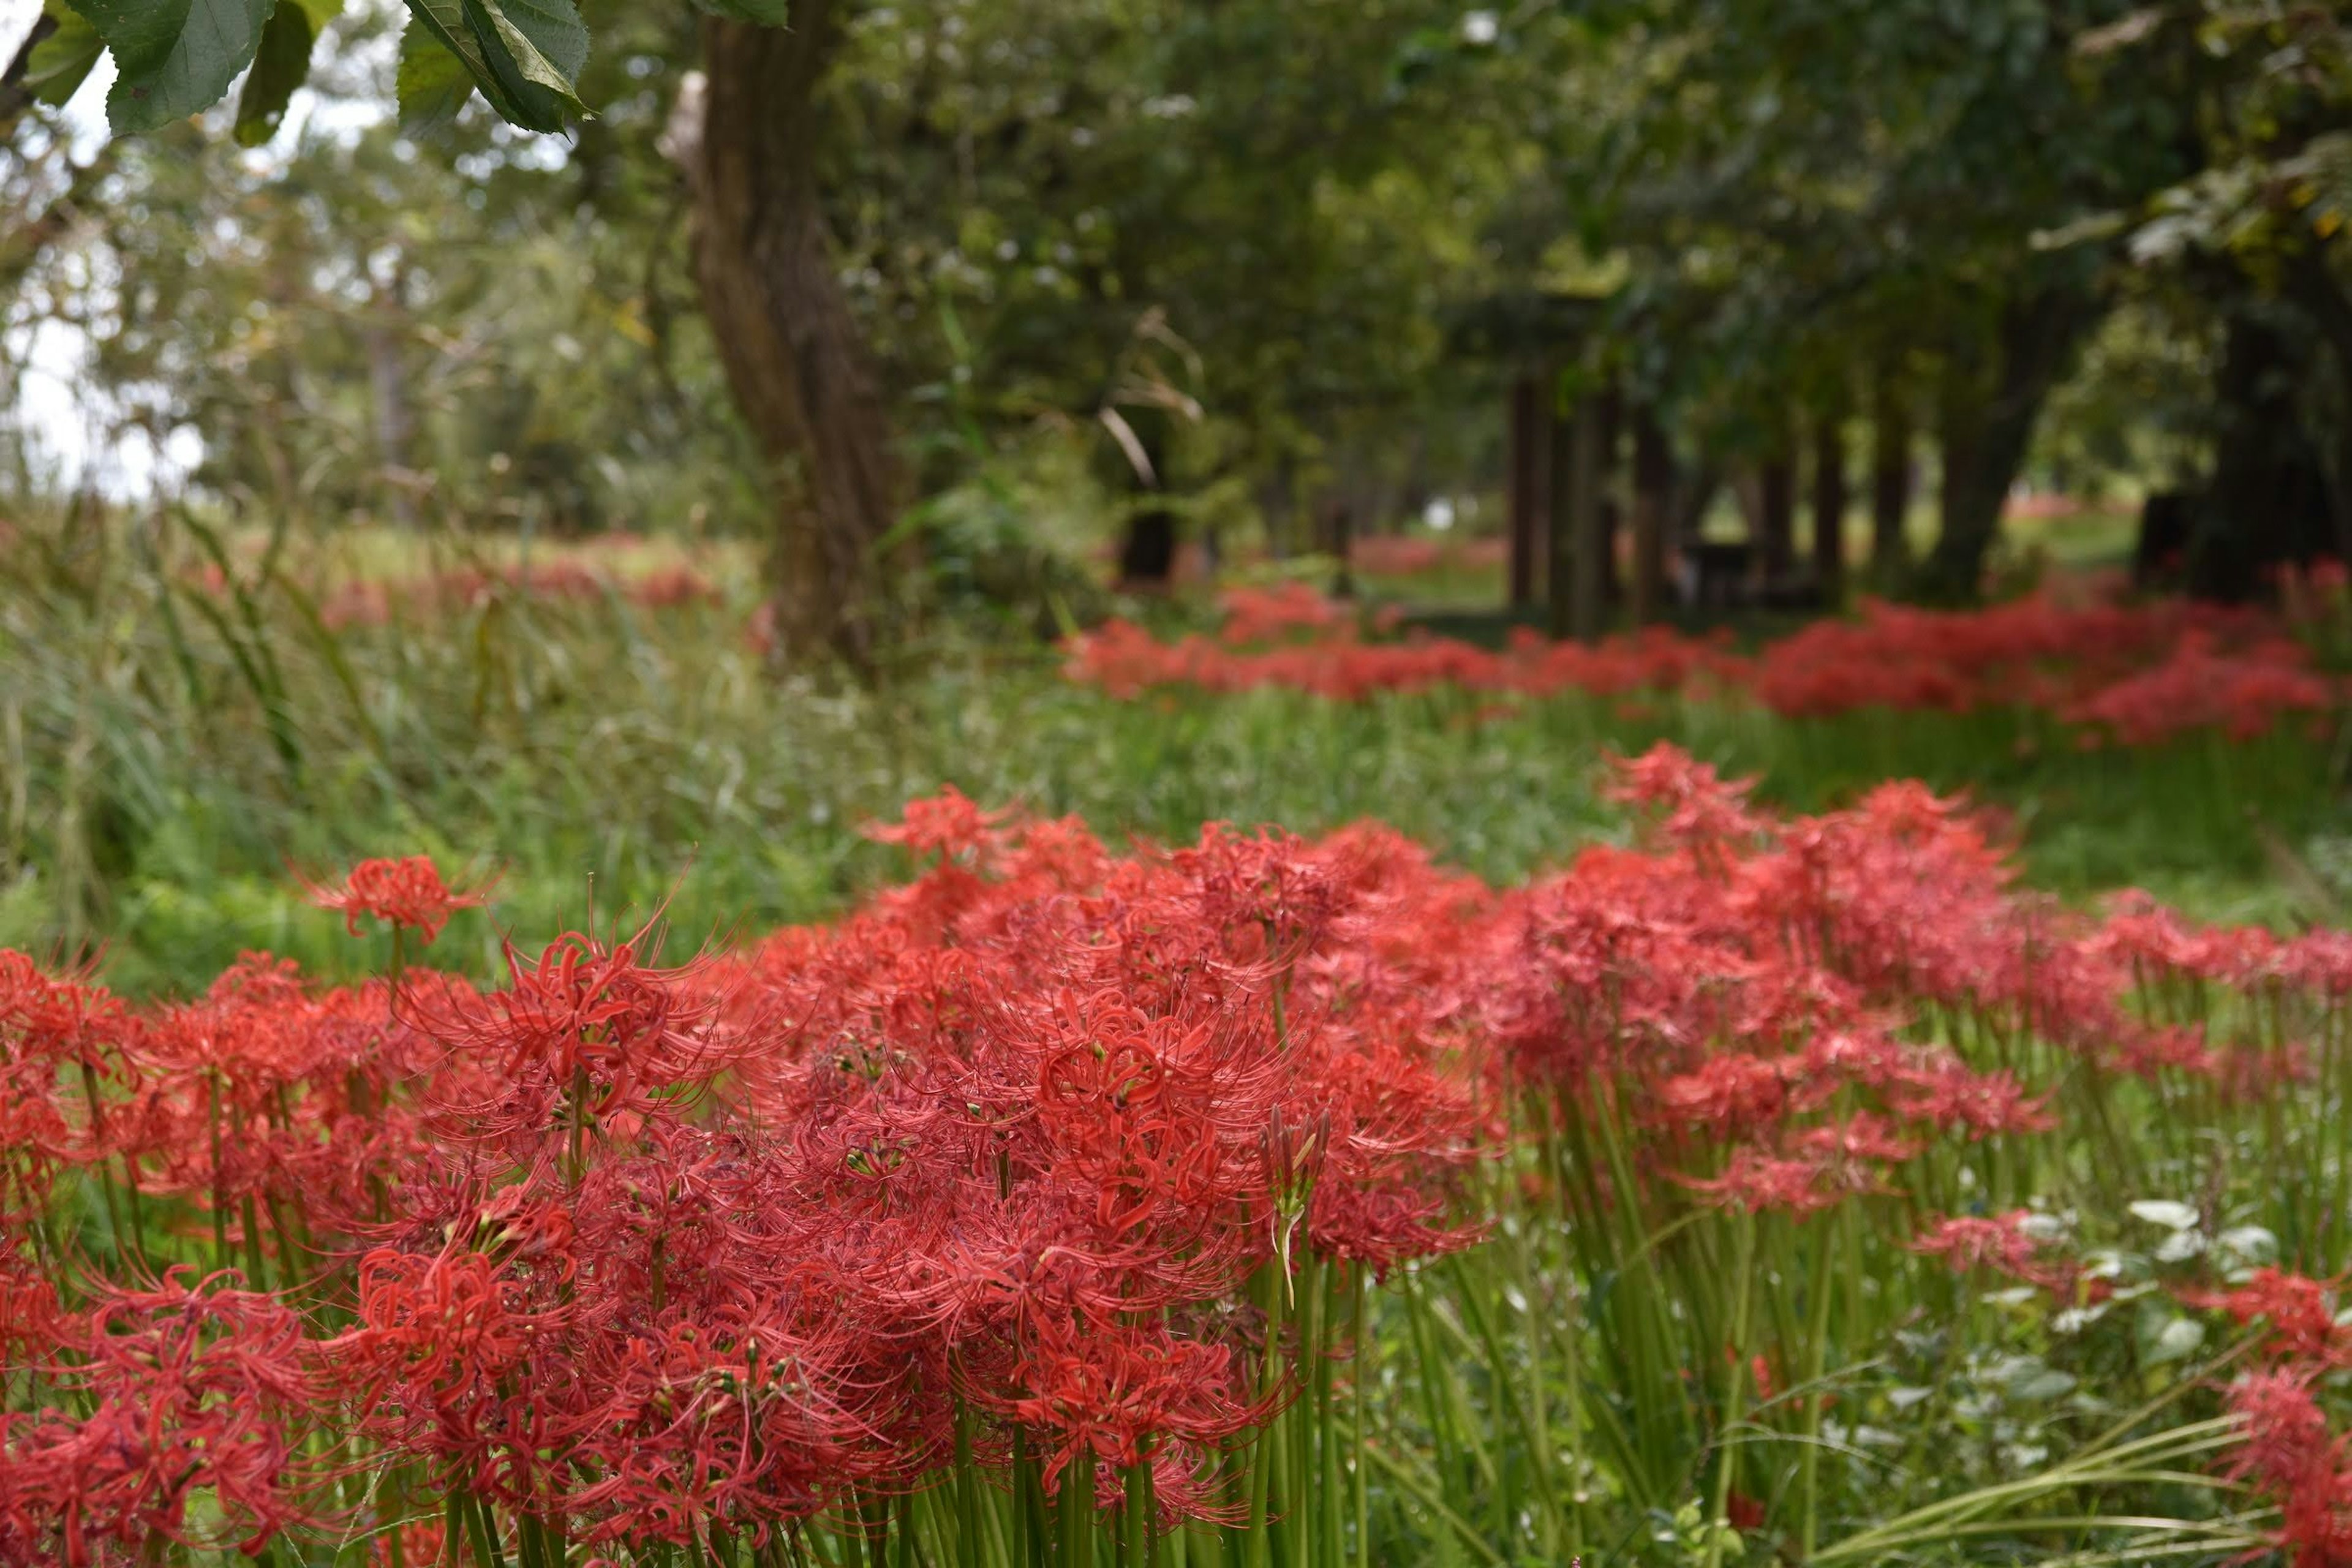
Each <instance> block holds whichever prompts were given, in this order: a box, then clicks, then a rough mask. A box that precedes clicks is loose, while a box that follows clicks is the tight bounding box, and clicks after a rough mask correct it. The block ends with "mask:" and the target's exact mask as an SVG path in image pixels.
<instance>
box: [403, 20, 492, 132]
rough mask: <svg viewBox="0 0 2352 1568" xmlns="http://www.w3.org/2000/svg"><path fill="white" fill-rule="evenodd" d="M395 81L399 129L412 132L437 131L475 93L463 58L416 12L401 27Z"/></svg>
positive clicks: (454, 116)
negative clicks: (398, 96) (396, 84)
mask: <svg viewBox="0 0 2352 1568" xmlns="http://www.w3.org/2000/svg"><path fill="white" fill-rule="evenodd" d="M397 82H398V88H399V95H400V124H401V129H403V130H404V131H406V132H409V133H410V134H412V135H419V134H422V135H431V134H433V133H435V132H438V131H440V130H441V129H442V128H443V127H445V126H446V125H447V124H448V123H449V122H450V121H453V120H455V119H457V113H458V110H462V109H464V108H465V107H466V100H467V99H469V98H471V97H473V96H474V77H473V73H472V72H471V71H470V70H468V69H467V63H466V61H464V60H462V59H460V58H458V57H457V55H455V54H453V53H451V52H450V51H449V50H448V49H447V48H445V47H443V46H442V44H441V40H440V38H439V37H437V36H436V33H435V31H434V29H433V27H432V26H431V25H430V24H429V23H426V22H425V21H423V20H421V19H420V18H418V17H417V16H410V17H409V18H408V26H406V27H404V28H403V29H402V30H401V34H400V71H399V75H398V78H397Z"/></svg>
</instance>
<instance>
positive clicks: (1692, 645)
mask: <svg viewBox="0 0 2352 1568" xmlns="http://www.w3.org/2000/svg"><path fill="white" fill-rule="evenodd" d="M2327 592H2328V593H2329V594H2332V595H2333V600H2334V601H2340V599H2341V596H2342V586H2341V582H2340V579H2338V580H2336V581H2335V582H2334V583H2333V584H2330V585H2329V586H2328V589H2327ZM2309 597H2310V595H2308V594H2306V595H2305V598H2306V599H2308V598H2309ZM1223 606H1224V610H1225V621H1224V625H1223V628H1222V629H1221V630H1220V632H1219V633H1218V634H1217V635H1215V636H1213V637H1207V636H1201V635H1198V634H1195V635H1191V636H1186V637H1181V638H1179V639H1177V640H1175V641H1173V642H1162V641H1160V640H1159V639H1157V638H1155V637H1152V636H1151V634H1150V633H1149V632H1147V631H1146V630H1144V629H1143V628H1142V627H1140V626H1136V625H1134V624H1133V623H1131V622H1127V621H1113V622H1110V623H1109V624H1108V625H1106V626H1102V627H1099V628H1097V629H1096V630H1094V631H1091V632H1087V633H1085V634H1083V635H1081V636H1079V637H1076V638H1074V639H1073V640H1072V641H1071V643H1070V644H1069V647H1068V653H1069V659H1068V663H1067V666H1066V668H1067V671H1068V673H1069V675H1070V677H1071V679H1075V680H1078V681H1081V682H1084V683H1087V684H1090V685H1095V686H1099V687H1101V688H1102V689H1105V690H1107V691H1108V692H1110V693H1111V694H1112V695H1114V696H1119V697H1132V696H1135V695H1137V694H1139V693H1140V692H1143V691H1147V690H1151V689H1159V688H1165V687H1192V688H1194V689H1201V690H1206V691H1240V690H1247V689H1255V688H1258V687H1269V686H1271V687H1289V688H1295V689H1299V690H1304V691H1310V692H1314V693H1317V694H1318V695H1321V696H1324V697H1328V698H1332V699H1335V700H1361V699H1363V698H1366V697H1369V696H1370V695H1372V694H1374V693H1376V692H1381V691H1415V690H1424V689H1430V688H1434V687H1447V686H1451V687H1458V688H1461V689H1465V690H1470V691H1478V692H1488V693H1494V694H1497V695H1503V696H1511V697H1549V696H1553V695H1557V694H1559V693H1562V692H1570V691H1580V692H1585V693H1588V694H1591V695H1593V696H1601V697H1616V696H1624V695H1628V694H1631V693H1635V692H1646V691H1658V692H1671V691H1682V690H1691V691H1696V692H1701V693H1715V694H1721V695H1745V696H1748V697H1750V698H1753V699H1754V700H1757V701H1759V702H1761V703H1763V704H1764V705H1765V706H1766V707H1768V708H1769V709H1771V710H1773V711H1775V712H1777V713H1780V714H1783V715H1788V716H1790V717H1796V716H1804V715H1828V714H1837V713H1846V712H1852V711H1854V710H1861V709H1871V708H1884V709H1893V710H1932V711H1937V712H1946V713H1966V712H1970V711H1975V710H1981V709H1988V708H2004V707H2015V708H2030V709H2037V710H2042V711H2045V712H2047V713H2050V714H2052V715H2053V716H2055V717H2057V718H2058V719H2060V720H2062V721H2064V722H2066V723H2068V724H2072V725H2075V726H2079V727H2080V728H2081V730H2082V731H2083V733H2084V737H2085V739H2086V741H2088V742H2095V741H2097V740H2099V739H2102V738H2112V739H2114V740H2116V741H2118V742H2123V743H2126V744H2134V745H2137V744H2146V743H2150V742H2157V741H2160V740H2163V739H2165V738H2167V737H2168V736H2170V735H2173V734H2177V733H2179V732H2180V731H2185V730H2189V729H2197V728H2202V727H2207V726H2211V727H2216V728H2220V729H2221V730H2223V731H2226V732H2228V733H2229V734H2231V736H2233V737H2237V738H2247V737H2251V736H2253V735H2257V734H2261V733H2263V732H2264V731H2268V730H2269V729H2270V728H2271V727H2272V726H2273V725H2274V724H2275V723H2277V722H2278V721H2280V720H2281V719H2283V718H2287V717H2290V716H2294V715H2304V716H2314V715H2320V714H2325V713H2328V712H2331V711H2333V710H2335V709H2336V707H2337V706H2338V705H2339V703H2340V702H2341V700H2342V699H2343V696H2344V687H2343V685H2342V683H2341V682H2340V681H2338V680H2336V679H2332V678H2331V677H2329V676H2327V675H2326V674H2325V673H2323V672H2321V671H2320V670H2318V669H2316V668H2314V666H2313V657H2312V652H2311V648H2310V646H2309V645H2308V644H2307V643H2306V642H2305V640H2303V639H2301V638H2299V637H2296V636H2294V635H2293V628H2292V627H2291V626H2290V625H2289V624H2288V623H2286V622H2284V621H2281V620H2279V619H2278V618H2276V617H2274V616H2269V615H2266V614H2263V613H2262V612H2258V611H2254V610H2246V609H2231V608H2222V607H2218V606H2213V605H2198V604H2192V603H2189V602H2188V601H2182V600H2159V601H2153V602H2149V603H2146V604H2116V603H2101V602H2089V603H2070V602H2067V601H2065V600H2063V599H2061V598H2059V597H2057V596H2054V595H2034V596H2032V597H2028V598H2023V599H2019V600H2016V601H2013V602H2011V603H2008V604H2002V605H1992V606H1990V607H1987V608H1984V609H1979V610H1965V611H1937V610H1922V609H1913V608H1908V607H1906V606H1902V605H1892V604H1888V603H1885V602H1883V601H1879V600H1865V601H1864V603H1863V605H1862V606H1861V609H1860V612H1859V613H1858V614H1857V615H1856V616H1854V617H1853V618H1852V619H1842V620H1822V621H1816V622H1814V623H1813V624H1811V626H1806V627H1804V628H1803V629H1802V630H1800V631H1798V632H1796V633H1794V634H1792V635H1790V636H1789V637H1783V638H1780V640H1778V641H1776V642H1773V643H1770V644H1769V645H1768V646H1767V647H1765V648H1764V649H1763V651H1762V652H1761V653H1759V654H1754V655H1749V654H1742V653H1739V652H1738V651H1736V650H1735V649H1734V648H1733V647H1731V646H1730V642H1729V638H1728V637H1727V635H1718V636H1716V637H1689V636H1685V635H1684V634H1682V633H1679V632H1676V631H1674V630H1672V629H1670V628H1667V627H1663V626H1652V627H1646V628H1644V629H1643V630H1642V631H1640V632H1637V633H1634V634H1633V635H1631V636H1618V637H1609V638H1606V639H1604V640H1603V641H1601V642H1600V643H1598V644H1594V645H1590V646H1588V645H1585V644H1581V643H1572V642H1553V641H1550V640H1549V639H1547V638H1544V637H1539V636H1538V635H1536V634H1534V633H1532V632H1529V631H1527V630H1525V629H1524V628H1522V629H1520V630H1519V631H1517V632H1516V633H1515V634H1514V635H1513V637H1512V639H1511V642H1510V645H1509V647H1507V649H1505V650H1504V651H1501V652H1495V651H1491V650H1489V649H1486V648H1482V647H1476V646H1475V645H1473V644H1470V643H1466V642H1462V641H1459V640H1456V639H1453V638H1448V637H1429V636H1412V637H1405V638H1402V639H1394V640H1380V639H1379V638H1378V637H1377V635H1376V636H1375V637H1367V636H1366V635H1365V633H1366V630H1367V629H1368V628H1366V627H1365V626H1363V625H1362V623H1361V621H1360V617H1359V616H1358V615H1357V614H1356V612H1355V611H1354V610H1353V609H1351V608H1349V607H1348V606H1344V605H1338V604H1335V603H1333V602H1331V601H1328V600H1326V599H1324V598H1322V597H1321V596H1320V595H1317V594H1316V593H1315V592H1314V591H1313V590H1312V589H1309V588H1306V587H1304V586H1301V585H1297V584H1293V585H1290V586H1286V587H1283V588H1277V589H1271V590H1254V589H1230V590H1228V591H1227V592H1226V593H1225V594H1224V595H1223ZM1369 629H1370V631H1371V632H1373V633H1374V634H1380V633H1384V632H1387V631H1389V630H1391V629H1392V626H1390V625H1382V624H1379V623H1377V622H1376V623H1375V624H1374V625H1373V626H1371V627H1370V628H1369Z"/></svg>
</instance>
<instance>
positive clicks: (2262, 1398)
mask: <svg viewBox="0 0 2352 1568" xmlns="http://www.w3.org/2000/svg"><path fill="white" fill-rule="evenodd" d="M2334 1298H2335V1292H2334V1290H2333V1289H2331V1288H2330V1287H2328V1286H2327V1285H2325V1284H2323V1283H2322V1282H2320V1281H2318V1280H2315V1279H2305V1278H2303V1277H2301V1276H2299V1275H2294V1274H2284V1273H2281V1272H2279V1271H2278V1270H2276V1269H2270V1268H2265V1269H2262V1270H2259V1271H2257V1272H2256V1274H2255V1275H2254V1277H2253V1278H2252V1279H2251V1280H2250V1281H2249V1282H2247V1283H2246V1284H2244V1285H2242V1286H2241V1287H2239V1288H2238V1289H2234V1290H2231V1291H2227V1292H2221V1293H2218V1294H2216V1295H2213V1296H2210V1297H2209V1298H2207V1299H2206V1301H2205V1304H2206V1305H2209V1306H2212V1307H2216V1308H2219V1309H2221V1310H2227V1311H2228V1312H2229V1314H2230V1315H2231V1317H2233V1318H2235V1319H2236V1320H2237V1321H2240V1322H2248V1321H2254V1322H2258V1323H2260V1324H2261V1325H2262V1328H2263V1339H2262V1342H2261V1344H2260V1350H2261V1356H2262V1360H2263V1365H2262V1366H2261V1368H2260V1369H2259V1370H2256V1371H2253V1372H2250V1373H2246V1374H2244V1375H2243V1376H2242V1377H2240V1378H2239V1379H2238V1380H2237V1381H2236V1382H2235V1383H2234V1384H2231V1388H2230V1409H2231V1413H2232V1414H2234V1415H2237V1416H2238V1417H2239V1418H2240V1420H2241V1422H2242V1424H2243V1426H2244V1429H2245V1434H2246V1440H2245V1443H2244V1445H2243V1446H2242V1447H2241V1448H2240V1449H2239V1450H2238V1451H2237V1453H2236V1454H2235V1455H2234V1456H2233V1457H2232V1458H2231V1465H2230V1473H2231V1475H2232V1476H2234V1477H2236V1478H2238V1479H2242V1480H2245V1481H2247V1482H2249V1483H2251V1484H2252V1486H2253V1487H2254V1488H2255V1489H2257V1490H2258V1491H2259V1492H2260V1493H2262V1494H2263V1496H2265V1497H2266V1498H2268V1499H2269V1500H2272V1501H2273V1502H2274V1503H2275V1504H2276V1506H2277V1507H2278V1510H2279V1515H2280V1523H2279V1529H2278V1542H2279V1544H2280V1545H2281V1546H2282V1547H2283V1548H2284V1549H2285V1550H2286V1551H2287V1552H2290V1553H2292V1555H2293V1558H2294V1562H2295V1563H2298V1564H2300V1565H2302V1568H2340V1565H2342V1564H2345V1563H2352V1438H2347V1436H2344V1435H2343V1434H2340V1433H2337V1432H2335V1431H2332V1430H2330V1428H2329V1426H2328V1422H2327V1416H2326V1413H2325V1412H2324V1411H2323V1410H2322V1409H2321V1408H2320V1404H2319V1399H2318V1397H2317V1385H2318V1384H2319V1383H2320V1381H2321V1380H2322V1379H2323V1378H2326V1377H2327V1376H2329V1375H2330V1374H2332V1373H2341V1372H2342V1371H2343V1370H2344V1369H2345V1368H2346V1367H2347V1366H2352V1331H2347V1329H2346V1328H2345V1327H2344V1326H2343V1325H2341V1324H2339V1323H2338V1322H2337V1321H2336V1303H2335V1300H2334Z"/></svg>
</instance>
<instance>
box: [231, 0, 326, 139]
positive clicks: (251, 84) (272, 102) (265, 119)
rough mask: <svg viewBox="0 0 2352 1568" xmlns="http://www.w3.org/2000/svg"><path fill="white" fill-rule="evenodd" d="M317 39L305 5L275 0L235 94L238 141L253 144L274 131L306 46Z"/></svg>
mask: <svg viewBox="0 0 2352 1568" xmlns="http://www.w3.org/2000/svg"><path fill="white" fill-rule="evenodd" d="M317 40H318V28H317V26H316V24H315V23H314V21H313V20H312V18H311V16H310V11H309V9H308V8H307V7H306V6H304V5H301V4H299V0H279V5H278V9H277V10H275V11H273V12H272V13H270V16H269V25H268V26H266V27H264V28H262V29H261V47H260V49H259V51H258V52H257V53H256V54H255V56H254V57H253V69H252V70H251V71H249V72H247V75H246V79H245V91H244V92H242V93H241V94H239V95H238V97H237V100H236V140H237V143H238V145H240V146H245V147H258V146H260V145H261V144H262V143H263V142H267V141H268V140H269V139H270V138H271V137H272V136H274V135H276V134H277V133H278V121H281V120H283V119H284V118H285V116H286V105H287V104H288V103H289V101H291V100H292V99H293V97H294V89H296V88H298V87H300V86H301V85H302V82H303V80H304V79H306V78H307V77H309V76H310V46H311V45H312V44H313V43H315V42H317Z"/></svg>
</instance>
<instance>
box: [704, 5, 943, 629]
mask: <svg viewBox="0 0 2352 1568" xmlns="http://www.w3.org/2000/svg"><path fill="white" fill-rule="evenodd" d="M702 28H703V49H704V58H705V64H706V68H707V70H708V73H709V85H708V95H709V96H708V100H707V103H706V105H705V107H704V112H703V115H702V122H701V125H700V127H699V129H698V135H696V136H694V138H693V144H692V145H690V146H688V147H684V148H680V149H678V150H677V152H678V155H679V156H680V160H681V162H683V163H686V165H687V167H688V171H689V174H691V176H692V183H693V185H694V192H695V214H694V241H695V243H694V257H695V272H696V276H697V279H698V282H699V283H700V285H701V291H702V307H703V311H704V314H705V315H706V316H708V317H709V321H710V330H711V335H712V336H713V337H714V338H715V339H716V340H717V341H718V344H719V358H720V360H721V362H722V363H724V364H725V366H726V371H727V381H728V385H729V386H730V388H731V389H732V390H733V392H734V395H735V403H736V406H737V407H738V408H740V410H741V411H742V414H743V418H744V422H745V423H746V424H747V425H748V426H750V427H751V433H752V435H753V436H754V437H755V438H756V439H757V440H758V441H759V444H760V448H761V454H762V456H764V457H765V458H766V459H767V460H768V463H769V464H770V466H771V468H772V469H773V470H774V475H775V479H776V481H777V484H778V488H779V490H780V492H781V493H780V495H779V516H778V519H777V523H776V539H775V549H774V554H773V562H774V563H773V567H772V573H773V577H774V584H775V605H776V636H777V643H778V646H779V647H780V648H781V649H782V651H783V652H784V653H785V654H786V655H787V656H788V657H792V658H809V657H812V656H820V657H821V656H824V655H832V656H835V657H838V658H844V659H845V660H847V661H849V662H850V663H852V664H853V665H858V666H865V665H867V664H869V663H870V662H871V661H872V659H873V657H874V655H875V653H876V652H877V648H878V647H879V646H880V644H881V643H882V641H883V639H884V638H885V637H886V636H887V629H888V628H887V616H888V584H887V576H886V571H885V569H886V565H887V563H885V562H884V561H882V560H881V559H879V558H878V552H879V550H880V546H881V542H882V540H883V539H884V537H885V535H887V533H888V531H890V529H891V527H892V525H893V524H894V523H895V522H896V521H897V518H898V505H899V502H900V500H901V496H902V488H901V487H902V482H903V481H902V479H901V476H900V474H899V471H898V462H897V459H896V458H895V457H894V455H893V454H892V452H891V449H890V428H889V424H888V421H887V418H886V417H885V415H884V412H883V407H882V400H881V396H880V394H879V392H878V391H877V387H876V384H875V379H874V374H873V371H872V369H871V367H870V366H869V364H868V363H867V360H866V349H865V344H864V343H863V342H862V341H861V340H860V338H859V334H858V331H857V323H856V318H855V317H854V316H853V315H852V314H851V312H850V308H849V298H848V295H847V294H846V293H845V291H844V290H843V289H842V286H841V281H840V279H839V277H838V276H837V274H836V271H835V267H836V263H835V258H834V253H833V237H832V234H831V232H830V230H829V229H828V227H827V226H826V224H825V218H824V209H823V206H822V205H821V203H820V201H819V192H818V189H817V173H816V154H817V152H818V147H819V142H820V140H821V138H822V137H823V136H824V133H825V132H826V129H827V128H826V123H825V118H824V109H823V100H822V97H821V94H820V92H819V90H818V89H819V87H820V85H821V83H822V82H823V80H824V74H825V70H826V68H827V67H828V66H829V65H830V64H831V62H832V58H833V56H834V53H835V50H836V48H837V47H838V46H839V44H840V41H841V15H840V6H839V5H838V4H837V3H836V0H802V3H801V4H799V5H795V6H794V7H793V25H792V26H791V27H789V28H783V27H761V26H751V25H750V24H748V23H742V22H729V21H721V20H718V19H716V18H709V19H706V20H705V21H704V22H703V24H702Z"/></svg>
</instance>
